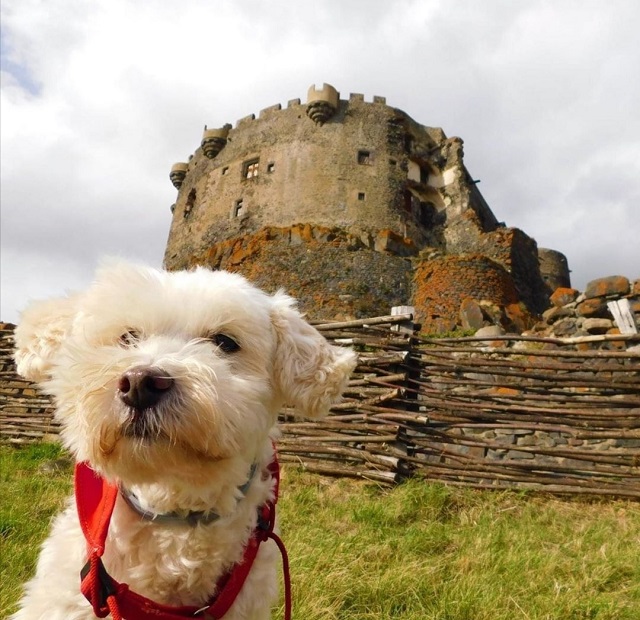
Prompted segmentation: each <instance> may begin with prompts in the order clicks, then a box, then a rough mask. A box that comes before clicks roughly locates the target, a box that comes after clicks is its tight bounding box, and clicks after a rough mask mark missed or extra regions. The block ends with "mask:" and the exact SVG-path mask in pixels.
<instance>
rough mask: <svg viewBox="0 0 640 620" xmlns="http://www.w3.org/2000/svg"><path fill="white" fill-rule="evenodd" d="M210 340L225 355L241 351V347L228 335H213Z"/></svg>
mask: <svg viewBox="0 0 640 620" xmlns="http://www.w3.org/2000/svg"><path fill="white" fill-rule="evenodd" d="M209 340H211V342H213V344H215V345H216V346H217V347H219V348H220V349H222V350H223V351H224V352H225V353H235V352H236V351H239V350H240V345H239V344H238V343H237V342H236V341H235V340H234V339H233V338H231V336H227V335H226V334H211V335H210V336H209Z"/></svg>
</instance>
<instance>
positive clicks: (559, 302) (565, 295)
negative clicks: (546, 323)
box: [549, 287, 580, 306]
mask: <svg viewBox="0 0 640 620" xmlns="http://www.w3.org/2000/svg"><path fill="white" fill-rule="evenodd" d="M578 295H580V291H578V290H576V289H575V288H565V287H560V288H557V289H556V290H555V291H554V292H553V293H552V295H551V297H550V298H549V301H550V302H551V303H552V304H553V305H554V306H566V305H567V304H570V303H571V302H572V301H575V300H576V299H577V298H578Z"/></svg>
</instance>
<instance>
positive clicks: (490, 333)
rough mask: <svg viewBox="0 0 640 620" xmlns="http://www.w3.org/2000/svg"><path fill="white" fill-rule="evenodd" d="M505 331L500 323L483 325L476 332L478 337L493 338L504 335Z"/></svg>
mask: <svg viewBox="0 0 640 620" xmlns="http://www.w3.org/2000/svg"><path fill="white" fill-rule="evenodd" d="M504 334H505V331H504V329H503V328H502V327H500V325H485V326H484V327H481V328H480V329H479V330H478V331H477V332H476V333H475V334H474V336H476V337H477V338H493V337H495V336H504Z"/></svg>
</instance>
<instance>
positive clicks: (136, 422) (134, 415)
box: [122, 407, 167, 440]
mask: <svg viewBox="0 0 640 620" xmlns="http://www.w3.org/2000/svg"><path fill="white" fill-rule="evenodd" d="M122 436H123V437H128V438H130V439H145V440H159V439H167V435H166V433H165V432H164V431H163V429H162V427H161V425H160V424H159V423H158V412H157V411H156V410H155V409H143V410H140V409H134V408H132V407H129V408H128V416H127V420H126V421H125V423H124V424H123V426H122Z"/></svg>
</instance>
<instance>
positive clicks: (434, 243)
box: [164, 84, 570, 331]
mask: <svg viewBox="0 0 640 620" xmlns="http://www.w3.org/2000/svg"><path fill="white" fill-rule="evenodd" d="M170 178H171V181H172V182H173V184H174V185H175V187H176V188H177V189H178V197H177V200H176V203H175V205H173V206H172V212H173V219H172V223H171V229H170V233H169V239H168V243H167V248H166V253H165V258H164V264H165V267H166V268H168V269H182V268H188V267H192V266H194V265H205V266H208V267H210V268H213V269H227V270H230V271H237V272H240V273H242V274H244V275H246V276H247V277H249V278H250V279H251V280H253V281H254V282H255V283H256V284H258V285H259V286H262V287H263V288H265V289H267V290H276V289H278V288H284V289H285V290H286V291H287V292H289V293H290V294H291V295H293V296H294V297H296V298H298V299H299V300H300V305H301V308H302V309H303V310H304V311H306V312H307V313H308V314H309V315H310V316H311V317H312V318H323V319H334V318H348V317H355V318H358V317H363V316H375V315H381V314H387V313H388V312H389V308H390V307H391V306H394V305H406V304H407V303H412V304H413V305H415V306H416V313H417V318H418V320H420V321H421V322H423V324H425V326H426V328H427V329H430V330H435V331H447V330H449V329H453V328H455V327H456V326H459V325H460V319H459V316H460V306H461V304H462V302H464V301H465V300H467V302H468V300H472V301H475V302H477V303H480V302H483V305H481V311H483V312H490V313H491V312H493V314H494V315H495V314H496V313H497V314H499V315H500V316H499V317H497V316H493V317H491V318H492V320H496V321H497V320H500V321H501V322H502V323H503V324H504V323H505V322H506V323H510V324H511V325H512V326H513V325H515V327H522V326H523V324H524V323H526V317H527V316H535V315H538V314H539V313H541V312H542V311H543V310H544V309H545V308H547V307H548V305H549V302H548V300H549V295H550V294H551V293H552V292H553V291H554V290H555V288H557V287H558V286H570V282H569V269H568V266H567V262H566V259H565V257H564V256H563V255H562V254H560V253H559V252H556V251H553V250H543V249H538V247H537V244H536V242H535V241H534V240H533V239H531V238H530V237H528V236H527V235H526V234H525V233H524V232H522V231H520V230H518V229H512V228H507V227H505V226H504V224H502V223H500V222H498V220H497V218H496V217H495V215H494V214H493V212H492V211H491V209H490V207H489V205H488V204H487V203H486V201H485V200H484V198H483V197H482V194H481V193H480V191H479V190H478V187H477V181H474V179H473V177H472V176H471V175H470V174H469V172H468V171H467V169H466V167H465V165H464V161H463V142H462V140H461V139H460V138H456V137H453V138H447V136H446V135H445V134H444V132H443V131H442V129H440V128H434V127H427V126H424V125H421V124H419V123H417V122H416V121H414V120H413V119H412V118H411V117H409V116H408V115H407V114H406V113H404V112H403V111H401V110H398V109H396V108H393V107H391V106H388V105H387V104H386V100H385V98H384V97H378V96H375V97H373V100H372V101H370V102H369V101H365V99H364V97H363V95H360V94H351V95H350V96H349V98H348V99H341V98H340V94H339V93H338V92H337V91H336V89H335V88H334V87H332V86H330V85H328V84H324V85H323V86H322V88H316V87H315V86H312V87H311V88H310V89H309V91H308V96H307V101H306V103H305V104H303V103H301V101H300V100H299V99H294V100H291V101H289V102H288V104H287V106H286V108H283V107H282V106H280V105H275V106H272V107H269V108H266V109H264V110H262V111H261V112H260V114H259V115H258V117H257V118H256V117H255V115H251V116H248V117H245V118H243V119H240V120H239V121H238V122H237V123H236V125H235V127H232V126H231V125H229V124H227V125H225V126H223V127H221V128H216V129H208V128H207V127H206V126H205V130H204V134H203V137H202V142H201V146H200V148H198V149H197V150H196V151H195V153H194V154H193V155H192V156H190V157H189V159H188V161H186V162H180V163H177V164H175V165H174V166H173V167H172V168H171V173H170ZM430 291H442V292H441V293H439V294H438V298H437V299H435V298H434V295H432V294H431V293H430ZM521 323H522V325H521Z"/></svg>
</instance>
